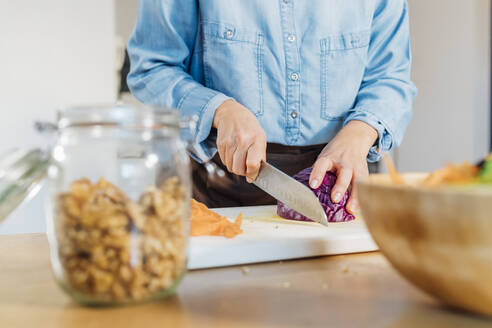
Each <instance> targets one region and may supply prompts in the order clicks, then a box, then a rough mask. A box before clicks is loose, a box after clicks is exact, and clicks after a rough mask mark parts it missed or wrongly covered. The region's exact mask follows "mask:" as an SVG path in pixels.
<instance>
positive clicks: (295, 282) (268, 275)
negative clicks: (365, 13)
mask: <svg viewBox="0 0 492 328" xmlns="http://www.w3.org/2000/svg"><path fill="white" fill-rule="evenodd" d="M152 326H156V327H157V326H158V327H228V328H235V327H318V326H320V327H321V326H324V327H436V326H437V327H439V326H442V327H446V328H450V327H490V326H492V319H490V320H489V319H486V318H483V317H477V316H473V315H470V314H464V313H460V312H456V311H451V310H449V309H447V308H445V307H443V306H441V305H439V304H438V303H437V302H435V301H434V300H433V299H431V298H430V297H427V296H426V295H424V294H423V293H421V292H420V291H419V290H417V289H415V288H414V287H412V286H411V285H410V284H409V283H407V282H406V281H405V280H404V279H403V278H401V277H400V276H399V275H398V274H397V273H396V272H395V271H394V270H393V269H392V268H391V266H390V265H389V263H388V262H387V261H386V260H385V259H384V257H383V256H382V255H381V254H379V253H367V254H355V255H344V256H331V257H322V258H315V259H306V260H296V261H286V262H276V263H267V264H256V265H248V266H247V268H245V267H229V268H220V269H211V270H201V271H192V272H190V273H188V275H187V276H186V278H185V280H184V282H183V284H182V285H181V286H180V288H179V290H178V293H177V294H176V295H175V296H172V297H170V298H168V299H166V300H164V301H162V302H158V303H149V304H144V305H139V306H127V307H115V308H85V307H81V306H78V305H77V304H75V303H74V302H72V301H71V299H70V298H69V297H68V296H67V295H65V294H64V293H63V292H62V291H61V289H60V288H59V287H58V286H57V285H56V283H55V280H54V279H53V276H52V273H51V268H50V263H49V249H48V243H47V240H46V237H45V235H43V234H29V235H14V236H0V327H6V328H7V327H8V328H14V327H50V328H58V327H64V328H69V327H118V328H124V327H152Z"/></svg>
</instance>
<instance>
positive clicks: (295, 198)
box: [253, 162, 328, 226]
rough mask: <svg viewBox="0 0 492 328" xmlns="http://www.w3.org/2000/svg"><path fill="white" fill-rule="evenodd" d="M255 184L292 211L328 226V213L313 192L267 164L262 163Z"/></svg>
mask: <svg viewBox="0 0 492 328" xmlns="http://www.w3.org/2000/svg"><path fill="white" fill-rule="evenodd" d="M253 183H254V184H255V185H256V186H258V187H259V188H260V189H262V190H263V191H265V192H267V193H268V194H270V195H272V196H273V197H274V198H276V199H278V200H279V201H281V202H282V203H284V204H285V205H287V206H288V207H290V208H291V209H293V210H295V211H297V212H299V213H301V214H302V215H304V216H306V217H308V218H310V219H311V220H313V221H315V222H318V223H320V224H322V225H324V226H327V225H328V220H327V219H326V213H325V211H324V210H323V207H322V206H321V204H320V202H319V199H318V197H316V195H315V194H314V193H313V191H312V190H311V189H309V187H307V186H305V185H303V184H302V183H300V182H299V181H297V180H295V179H294V178H291V177H290V176H288V175H287V174H285V173H284V172H282V171H280V170H279V169H277V168H275V167H273V166H271V165H270V164H268V163H267V162H261V167H260V173H259V174H258V177H257V178H256V180H255V181H254V182H253Z"/></svg>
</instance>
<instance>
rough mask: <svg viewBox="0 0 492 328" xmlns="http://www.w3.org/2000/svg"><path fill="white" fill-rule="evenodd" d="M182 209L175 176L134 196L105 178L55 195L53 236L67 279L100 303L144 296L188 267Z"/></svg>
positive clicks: (180, 189)
mask: <svg viewBox="0 0 492 328" xmlns="http://www.w3.org/2000/svg"><path fill="white" fill-rule="evenodd" d="M188 207H189V203H188V202H187V201H186V197H185V191H184V188H183V187H182V186H181V185H180V184H179V180H178V178H176V177H173V178H170V179H168V180H166V181H165V182H164V184H163V185H162V187H161V188H160V189H158V188H155V187H151V188H149V189H148V190H147V191H145V192H144V193H143V194H142V195H141V197H140V200H139V201H138V202H134V201H132V200H130V199H128V198H127V197H126V195H125V194H124V193H123V192H122V191H121V190H119V189H118V188H117V187H116V186H114V185H113V184H111V183H110V182H109V181H107V180H105V179H103V178H102V179H100V180H99V181H98V182H97V184H92V183H91V181H90V180H88V179H81V180H78V181H75V182H73V183H72V184H71V186H70V190H69V192H67V193H63V194H60V195H58V197H57V207H56V213H55V215H56V220H55V222H56V226H55V227H56V236H57V242H58V252H59V257H60V262H61V264H62V267H63V269H64V274H65V280H66V283H68V284H69V287H70V288H71V289H73V290H74V291H76V292H78V293H81V294H83V295H85V296H87V297H90V298H91V299H94V300H99V301H103V302H105V301H108V302H111V301H115V302H119V301H132V300H145V299H148V298H150V297H152V296H153V295H154V294H156V293H158V292H160V291H163V290H166V289H168V288H169V287H171V286H172V285H173V283H174V282H175V281H176V280H177V279H179V278H180V276H181V275H182V274H183V272H184V270H185V267H186V238H187V229H186V227H185V224H186V222H188V220H186V219H187V215H188Z"/></svg>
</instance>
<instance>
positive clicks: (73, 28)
mask: <svg viewBox="0 0 492 328" xmlns="http://www.w3.org/2000/svg"><path fill="white" fill-rule="evenodd" d="M114 35H115V12H114V0H83V1H80V0H42V1H40V0H15V1H12V0H0V60H1V64H0V111H1V113H0V114H1V115H0V153H2V152H4V151H5V150H7V149H10V148H12V147H33V146H39V143H40V141H39V137H38V136H37V135H36V133H35V132H34V131H33V129H32V124H33V121H34V120H36V119H43V120H53V119H54V117H55V112H54V110H55V108H59V107H63V106H68V105H73V104H90V103H101V102H103V103H107V102H113V101H115V99H116V90H117V85H116V61H115V57H116V53H115V49H116V47H115V38H114ZM42 211H43V210H42V195H40V196H37V197H36V198H35V199H33V200H32V201H31V202H29V203H28V204H25V205H23V206H22V207H21V208H20V209H19V210H17V211H16V212H15V213H13V214H12V215H11V216H10V217H9V218H8V219H7V220H6V221H5V222H4V223H3V224H1V225H0V234H1V233H12V232H36V231H43V230H44V215H43V214H42V213H43V212H42Z"/></svg>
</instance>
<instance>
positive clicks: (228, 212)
mask: <svg viewBox="0 0 492 328" xmlns="http://www.w3.org/2000/svg"><path fill="white" fill-rule="evenodd" d="M276 209H277V207H276V206H251V207H231V208H218V209H213V210H214V211H215V212H217V213H219V214H220V215H223V216H226V217H228V218H230V219H234V218H235V217H236V216H237V215H238V214H239V213H243V223H242V226H241V228H242V230H243V233H242V234H240V235H238V236H236V237H235V238H231V239H227V238H225V237H215V236H204V237H192V238H191V239H190V249H189V261H188V269H191V270H192V269H204V268H212V267H220V266H229V265H238V264H248V263H259V262H268V261H279V260H287V259H296V258H303V257H313V256H321V255H334V254H347V253H357V252H368V251H375V250H377V249H378V248H377V246H376V244H375V243H374V241H373V240H372V238H371V236H370V234H369V232H368V231H367V228H366V226H365V224H364V221H362V220H360V219H357V220H355V221H351V222H344V223H330V224H329V226H328V227H324V226H322V225H320V224H317V223H311V222H296V221H289V220H284V219H281V218H279V217H278V216H277V215H276Z"/></svg>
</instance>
